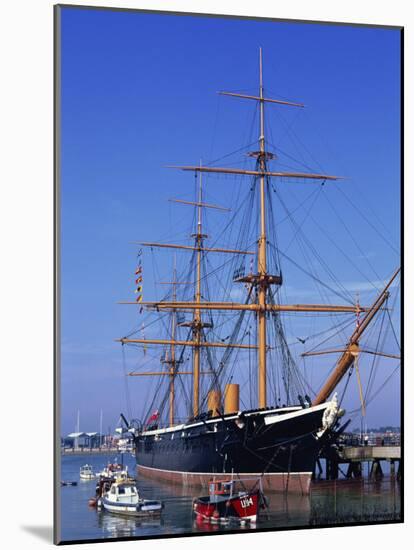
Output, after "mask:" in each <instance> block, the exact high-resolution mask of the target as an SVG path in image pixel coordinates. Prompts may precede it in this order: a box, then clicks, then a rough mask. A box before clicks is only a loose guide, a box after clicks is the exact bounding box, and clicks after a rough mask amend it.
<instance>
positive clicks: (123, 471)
mask: <svg viewBox="0 0 414 550" xmlns="http://www.w3.org/2000/svg"><path fill="white" fill-rule="evenodd" d="M98 477H100V478H105V479H114V480H118V481H120V480H128V479H131V478H130V476H129V474H128V466H125V467H124V466H123V465H122V464H118V463H117V462H114V463H108V464H107V466H105V468H104V469H103V470H102V471H101V472H99V473H98Z"/></svg>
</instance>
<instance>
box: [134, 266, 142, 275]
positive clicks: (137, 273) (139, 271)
mask: <svg viewBox="0 0 414 550" xmlns="http://www.w3.org/2000/svg"><path fill="white" fill-rule="evenodd" d="M140 273H142V265H139V266H138V267H137V269H136V271H135V275H139V274H140Z"/></svg>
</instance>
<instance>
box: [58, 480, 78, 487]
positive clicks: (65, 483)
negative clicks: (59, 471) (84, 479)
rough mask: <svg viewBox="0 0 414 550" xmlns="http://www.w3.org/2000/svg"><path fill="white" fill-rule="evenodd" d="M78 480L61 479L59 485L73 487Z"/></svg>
mask: <svg viewBox="0 0 414 550" xmlns="http://www.w3.org/2000/svg"><path fill="white" fill-rule="evenodd" d="M77 484H78V482H77V481H63V480H62V481H61V482H60V485H61V487H71V486H72V487H75V485H77Z"/></svg>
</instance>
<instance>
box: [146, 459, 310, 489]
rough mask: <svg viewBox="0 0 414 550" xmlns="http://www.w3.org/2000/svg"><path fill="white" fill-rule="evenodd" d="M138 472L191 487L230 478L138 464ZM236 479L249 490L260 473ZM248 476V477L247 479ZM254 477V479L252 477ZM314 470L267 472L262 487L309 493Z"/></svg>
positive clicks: (224, 475) (204, 486)
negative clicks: (213, 480)
mask: <svg viewBox="0 0 414 550" xmlns="http://www.w3.org/2000/svg"><path fill="white" fill-rule="evenodd" d="M138 473H139V475H141V476H144V477H147V478H152V479H156V480H159V481H166V482H168V483H174V484H179V485H184V486H189V487H203V488H207V487H208V482H209V481H210V480H211V478H212V477H214V479H215V480H216V481H220V480H222V481H226V480H228V479H229V474H216V473H215V474H211V473H195V472H177V471H173V470H161V469H158V468H149V467H147V466H141V465H138ZM234 477H235V479H240V480H243V482H244V485H245V487H246V489H247V490H250V489H253V487H254V486H255V485H256V488H257V481H255V479H256V480H257V479H258V478H259V477H260V474H259V473H247V474H235V476H234ZM246 478H248V479H246ZM252 478H253V479H252ZM311 479H312V472H292V473H290V474H288V473H280V474H279V473H266V474H264V475H263V476H262V489H263V491H264V492H265V493H266V492H274V493H284V492H289V493H296V494H301V495H308V494H309V492H310V485H311ZM244 480H246V481H244Z"/></svg>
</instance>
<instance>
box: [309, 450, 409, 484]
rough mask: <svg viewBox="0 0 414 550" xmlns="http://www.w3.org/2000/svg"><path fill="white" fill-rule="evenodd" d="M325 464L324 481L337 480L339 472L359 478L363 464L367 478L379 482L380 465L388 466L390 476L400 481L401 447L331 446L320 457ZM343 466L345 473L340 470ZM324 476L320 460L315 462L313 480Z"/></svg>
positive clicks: (381, 470)
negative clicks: (366, 469) (367, 465)
mask: <svg viewBox="0 0 414 550" xmlns="http://www.w3.org/2000/svg"><path fill="white" fill-rule="evenodd" d="M320 458H321V459H324V460H325V462H326V469H325V476H326V479H338V477H339V473H340V472H341V473H342V474H343V475H344V476H345V477H346V478H348V479H350V478H352V477H353V478H360V477H362V474H363V463H364V462H366V463H368V464H369V477H370V478H372V479H377V480H380V479H382V478H383V477H384V472H383V468H382V466H381V463H383V462H387V463H389V465H390V476H391V478H396V479H397V480H398V481H399V480H400V479H401V475H402V472H401V446H400V445H381V446H377V445H358V446H340V447H336V446H332V447H330V448H329V449H327V450H325V451H324V453H323V454H322V455H321V457H320ZM341 466H345V468H346V471H344V469H342V468H341ZM323 474H324V472H323V468H322V464H321V461H320V459H319V460H318V462H317V466H316V472H315V474H314V478H318V477H319V478H320V477H322V476H323Z"/></svg>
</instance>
